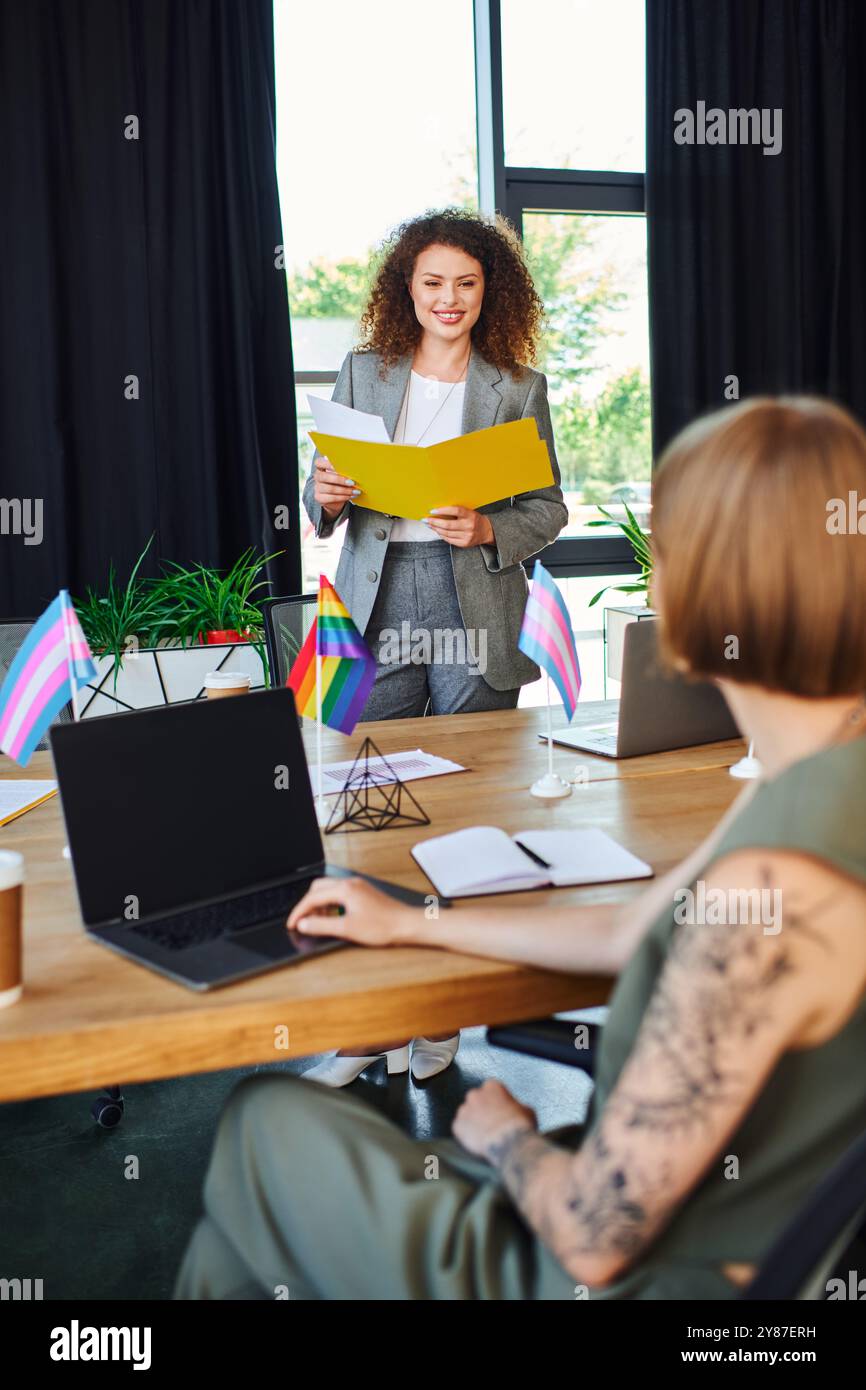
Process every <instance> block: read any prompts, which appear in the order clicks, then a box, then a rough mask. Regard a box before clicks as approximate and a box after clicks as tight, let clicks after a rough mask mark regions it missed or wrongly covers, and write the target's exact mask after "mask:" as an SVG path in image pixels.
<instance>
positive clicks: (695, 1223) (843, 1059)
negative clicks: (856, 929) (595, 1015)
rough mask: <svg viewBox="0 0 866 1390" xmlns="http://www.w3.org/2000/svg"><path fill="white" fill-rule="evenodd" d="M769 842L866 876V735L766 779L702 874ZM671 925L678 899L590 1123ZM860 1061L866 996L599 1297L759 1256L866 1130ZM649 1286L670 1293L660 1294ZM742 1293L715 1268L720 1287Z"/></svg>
mask: <svg viewBox="0 0 866 1390" xmlns="http://www.w3.org/2000/svg"><path fill="white" fill-rule="evenodd" d="M761 848H766V849H778V850H794V851H797V850H800V851H802V852H804V853H806V854H808V855H811V856H814V857H815V858H817V859H820V860H823V861H824V862H825V863H826V864H828V865H830V866H832V867H834V868H837V869H839V870H841V871H842V873H844V874H846V875H848V876H850V877H852V878H855V879H858V880H861V881H863V882H866V738H859V739H857V740H855V741H853V742H849V743H847V744H839V745H836V746H834V747H831V748H827V749H824V750H822V751H821V752H819V753H816V754H813V755H812V756H811V757H808V758H804V759H802V760H801V761H800V762H798V763H795V764H794V765H793V766H791V767H789V768H787V769H785V770H784V771H783V772H781V773H780V774H779V775H778V776H777V777H775V778H773V779H771V780H768V781H766V782H764V783H762V784H761V785H760V786H759V787H758V788H757V790H756V792H755V794H754V796H753V797H752V799H751V801H750V802H749V803H748V805H747V806H745V807H744V809H743V810H742V811H741V812H740V814H739V815H738V816H737V817H736V819H735V820H734V821H733V822H732V824H731V825H730V826H729V828H728V830H727V832H726V833H725V835H724V836H723V837H722V839H721V840H720V841H719V843H718V845H717V846H716V847H715V849H714V850H713V853H712V855H711V857H710V858H709V859H708V860H707V862H706V864H705V865H704V868H703V870H702V871H700V872H699V873H698V874H697V875H696V879H695V882H697V880H698V879H700V878H705V875H706V871H707V869H709V867H710V866H711V865H712V864H714V863H716V862H717V861H718V860H720V859H721V858H722V857H723V856H725V855H728V854H731V853H733V852H735V851H737V850H745V849H761ZM694 887H695V884H694V883H693V884H692V888H693V890H694ZM863 928H864V930H866V921H864V924H863ZM675 929H676V924H675V920H674V904H673V903H672V904H671V909H670V911H666V912H665V913H664V914H663V915H662V916H661V917H659V918H658V920H657V921H656V922H655V923H654V924H653V926H652V927H651V928H650V929H649V931H648V932H647V934H646V936H645V937H644V938H643V940H642V942H641V944H640V946H639V947H638V949H637V951H636V952H635V954H634V956H633V957H632V959H631V960H630V961H629V963H628V965H627V966H626V968H625V970H624V971H623V973H622V975H621V976H620V978H619V981H618V983H617V986H616V989H615V990H614V993H613V995H612V998H611V1003H610V1013H609V1016H608V1020H607V1022H606V1024H605V1026H604V1028H603V1030H602V1042H601V1046H600V1050H599V1055H598V1060H597V1064H596V1087H595V1093H594V1095H593V1101H592V1107H591V1110H590V1114H589V1117H588V1120H587V1126H586V1132H589V1130H590V1129H591V1128H592V1127H593V1125H594V1123H595V1122H596V1121H597V1119H598V1116H599V1114H600V1111H601V1109H602V1108H603V1106H604V1104H605V1100H606V1098H607V1097H608V1096H609V1095H610V1093H611V1090H612V1089H613V1087H614V1085H615V1083H616V1080H617V1078H618V1076H619V1074H620V1072H621V1070H622V1068H623V1065H624V1064H625V1062H626V1060H627V1058H628V1056H629V1053H630V1052H631V1050H632V1048H633V1046H634V1043H635V1038H636V1036H637V1033H638V1030H639V1027H640V1023H641V1020H642V1017H643V1014H644V1012H645V1010H646V1007H647V1004H648V1003H649V999H650V996H651V994H652V993H653V991H654V989H655V986H656V983H657V980H658V977H659V975H660V973H661V970H662V968H663V966H664V963H665V957H666V955H667V953H668V950H669V947H670V942H671V937H672V934H673V932H674V930H675ZM782 930H784V926H783V928H782ZM864 1059H866V994H864V996H863V997H862V998H861V999H860V1002H859V1003H858V1005H857V1007H856V1009H855V1010H854V1013H853V1014H852V1016H851V1017H850V1018H849V1020H848V1022H847V1023H846V1024H845V1025H844V1026H843V1027H842V1028H840V1029H839V1031H838V1032H837V1033H836V1034H835V1035H834V1036H833V1037H832V1038H830V1039H829V1040H828V1041H826V1042H823V1043H821V1044H820V1045H818V1046H814V1047H806V1048H803V1049H798V1050H793V1049H788V1050H787V1051H786V1052H785V1053H784V1054H783V1055H782V1057H781V1058H780V1060H779V1062H778V1064H777V1065H776V1068H775V1070H774V1071H773V1072H772V1073H771V1075H770V1077H769V1078H768V1080H767V1082H766V1085H765V1086H764V1088H763V1090H762V1091H761V1093H760V1094H759V1095H758V1097H757V1098H756V1099H755V1101H754V1102H753V1104H752V1106H751V1108H750V1110H749V1111H748V1112H747V1113H746V1115H745V1116H744V1118H743V1120H742V1122H741V1124H740V1125H739V1127H738V1129H737V1130H736V1131H735V1133H734V1134H733V1135H731V1136H730V1137H729V1138H727V1139H726V1140H725V1141H724V1144H723V1146H722V1147H721V1149H720V1151H719V1155H718V1158H717V1160H716V1161H714V1162H713V1163H712V1164H711V1165H710V1168H709V1173H708V1176H707V1177H706V1178H704V1180H703V1181H702V1182H701V1183H700V1184H699V1186H698V1187H697V1188H696V1189H695V1190H694V1191H693V1192H692V1193H691V1194H690V1196H689V1197H688V1198H687V1199H686V1201H685V1202H684V1204H683V1206H682V1207H681V1208H680V1210H679V1211H678V1212H677V1213H676V1215H675V1216H674V1217H673V1219H672V1220H671V1222H670V1224H669V1225H668V1226H667V1227H666V1228H665V1230H664V1231H663V1232H662V1234H661V1235H660V1236H659V1237H658V1239H657V1240H656V1241H655V1242H654V1244H653V1245H652V1247H651V1248H650V1249H649V1250H648V1251H647V1253H646V1256H645V1257H644V1259H643V1260H642V1261H641V1262H640V1264H639V1265H638V1266H635V1267H633V1269H632V1270H631V1271H630V1273H629V1275H628V1276H627V1277H626V1279H625V1280H624V1281H620V1282H619V1283H618V1284H614V1285H611V1286H610V1287H609V1288H607V1289H601V1290H599V1291H598V1294H599V1296H601V1297H613V1298H616V1297H620V1298H621V1297H623V1296H626V1297H654V1296H655V1297H677V1296H678V1294H677V1292H676V1288H675V1283H674V1285H671V1282H670V1280H669V1279H667V1280H666V1278H665V1274H664V1269H663V1268H662V1267H664V1266H667V1267H668V1272H670V1270H671V1269H673V1268H678V1269H679V1270H680V1274H681V1276H682V1277H681V1283H682V1286H683V1295H682V1296H684V1297H688V1296H689V1294H688V1291H687V1288H688V1281H689V1279H690V1278H691V1274H690V1272H689V1271H690V1267H692V1268H693V1267H694V1266H696V1265H697V1266H700V1267H701V1268H702V1270H703V1271H705V1274H709V1268H708V1267H711V1268H716V1267H718V1266H719V1265H721V1264H722V1263H724V1262H726V1261H734V1262H738V1261H744V1262H748V1263H756V1264H760V1263H761V1261H762V1259H763V1257H764V1256H765V1254H766V1253H767V1251H768V1250H769V1248H770V1246H771V1245H772V1243H773V1241H774V1240H775V1239H776V1237H777V1236H778V1235H779V1234H780V1233H781V1232H782V1231H783V1230H784V1229H785V1227H786V1226H787V1225H788V1223H789V1222H790V1221H791V1220H792V1219H793V1218H794V1216H795V1215H796V1214H797V1212H798V1211H799V1210H800V1209H801V1208H802V1206H803V1205H804V1203H805V1202H806V1199H807V1198H808V1197H809V1195H810V1193H811V1192H812V1191H813V1189H814V1187H815V1185H816V1183H818V1181H819V1180H820V1179H821V1178H823V1177H824V1176H825V1175H826V1173H827V1172H828V1170H829V1169H830V1168H831V1167H832V1165H833V1164H834V1163H835V1162H836V1160H837V1159H839V1158H840V1157H841V1156H842V1154H843V1152H844V1151H845V1149H846V1148H847V1147H848V1146H849V1145H850V1144H852V1143H853V1142H854V1140H855V1139H856V1138H857V1137H858V1136H859V1135H860V1134H862V1132H863V1127H864V1115H866V1103H864V1100H866V1081H864ZM727 1154H735V1155H736V1156H737V1158H738V1160H739V1176H738V1177H737V1178H730V1177H728V1178H726V1177H725V1164H724V1161H723V1160H724V1156H725V1155H727ZM697 1272H698V1271H697V1270H696V1269H695V1270H694V1273H695V1274H697ZM657 1281H658V1282H657ZM652 1285H656V1287H658V1288H659V1289H663V1290H664V1291H663V1292H660V1293H653V1292H652V1291H650V1287H649V1286H652ZM638 1289H640V1290H641V1291H639V1292H634V1290H638ZM736 1294H737V1290H736V1288H735V1287H734V1286H733V1285H732V1284H730V1283H729V1281H728V1280H726V1279H724V1277H723V1276H721V1275H719V1292H718V1295H717V1296H718V1297H736Z"/></svg>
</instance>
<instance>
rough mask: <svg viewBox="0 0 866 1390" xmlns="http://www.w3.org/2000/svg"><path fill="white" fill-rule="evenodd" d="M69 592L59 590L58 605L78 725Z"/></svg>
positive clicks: (79, 714)
mask: <svg viewBox="0 0 866 1390" xmlns="http://www.w3.org/2000/svg"><path fill="white" fill-rule="evenodd" d="M69 602H70V600H69V591H68V590H67V589H63V590H61V598H60V603H61V607H62V609H63V636H64V639H65V642H66V666H67V669H68V671H69V687H70V689H71V691H72V719H73V722H74V723H76V724H77V723H78V721H79V720H80V718H81V711H80V709H79V708H78V682H77V681H76V679H75V666H74V664H73V661H72V639H71V635H70V632H69Z"/></svg>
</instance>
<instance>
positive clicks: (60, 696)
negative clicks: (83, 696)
mask: <svg viewBox="0 0 866 1390" xmlns="http://www.w3.org/2000/svg"><path fill="white" fill-rule="evenodd" d="M95 675H96V667H95V666H94V664H93V657H92V656H91V654H90V648H89V647H88V645H87V640H86V638H85V636H84V633H83V632H82V631H81V624H80V623H79V621H78V614H77V613H76V612H75V609H74V608H73V607H72V600H71V599H70V597H69V594H68V593H67V592H66V590H65V589H61V591H60V593H59V594H58V595H57V598H56V599H55V600H54V602H53V603H52V604H49V606H48V607H47V608H46V610H45V612H44V613H43V614H42V617H41V618H39V619H38V621H37V622H35V623H34V624H33V627H32V628H31V630H30V632H29V633H28V634H27V637H26V638H25V640H24V642H22V644H21V646H20V647H19V649H18V651H17V653H16V656H15V660H14V661H13V662H12V665H11V666H10V667H9V671H8V673H7V675H6V679H5V680H4V682H3V685H2V688H0V749H2V751H3V752H4V753H8V755H9V757H10V758H14V759H15V761H16V763H20V764H21V766H22V767H26V766H27V764H28V763H29V761H30V756H31V754H32V752H33V750H34V748H35V747H36V745H37V743H38V742H39V740H40V739H41V738H42V736H43V734H44V733H45V730H46V729H47V728H48V726H49V724H50V723H51V721H52V720H53V719H54V718H56V716H57V715H58V714H59V713H60V711H61V710H62V708H63V706H64V705H65V704H67V703H68V702H69V700H71V699H72V689H73V687H72V682H73V681H74V682H75V689H76V690H78V689H80V688H81V686H82V685H86V684H87V682H88V681H90V680H93V677H94V676H95Z"/></svg>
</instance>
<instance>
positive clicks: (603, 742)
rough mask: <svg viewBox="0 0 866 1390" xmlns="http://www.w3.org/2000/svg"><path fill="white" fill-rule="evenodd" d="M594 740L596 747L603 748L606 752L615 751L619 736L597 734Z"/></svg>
mask: <svg viewBox="0 0 866 1390" xmlns="http://www.w3.org/2000/svg"><path fill="white" fill-rule="evenodd" d="M592 742H593V744H594V745H595V747H596V748H603V749H604V751H605V753H615V752H616V749H617V744H618V743H619V738H618V736H617V735H616V734H597V735H596V737H595V738H593V740H592Z"/></svg>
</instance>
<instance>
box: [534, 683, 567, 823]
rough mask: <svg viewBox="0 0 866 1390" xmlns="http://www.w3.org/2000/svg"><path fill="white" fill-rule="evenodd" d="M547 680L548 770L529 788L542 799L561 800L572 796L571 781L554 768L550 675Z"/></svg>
mask: <svg viewBox="0 0 866 1390" xmlns="http://www.w3.org/2000/svg"><path fill="white" fill-rule="evenodd" d="M546 680H547V771H546V772H545V774H544V776H543V777H539V778H538V780H537V781H536V782H533V784H532V786H531V787H530V788H529V790H530V792H531V794H532V795H533V796H537V797H538V798H539V800H541V801H559V800H561V798H562V797H564V796H571V783H570V782H566V781H564V780H563V778H562V777H560V776H559V775H558V774H557V773H555V772H554V770H553V719H552V716H551V709H550V676H547V677H546Z"/></svg>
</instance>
